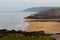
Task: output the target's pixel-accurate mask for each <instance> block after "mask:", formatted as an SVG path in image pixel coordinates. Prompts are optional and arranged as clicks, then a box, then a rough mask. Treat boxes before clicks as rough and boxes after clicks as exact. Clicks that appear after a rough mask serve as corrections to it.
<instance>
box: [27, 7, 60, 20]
mask: <svg viewBox="0 0 60 40" xmlns="http://www.w3.org/2000/svg"><path fill="white" fill-rule="evenodd" d="M26 18H28V19H60V8H51V9H48V10H42V11H40V12H38V13H36V14H33V15H30V16H28V17H26Z"/></svg>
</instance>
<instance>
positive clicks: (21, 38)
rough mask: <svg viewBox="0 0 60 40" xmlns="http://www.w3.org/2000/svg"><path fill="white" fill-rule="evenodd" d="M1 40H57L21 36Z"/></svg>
mask: <svg viewBox="0 0 60 40" xmlns="http://www.w3.org/2000/svg"><path fill="white" fill-rule="evenodd" d="M0 40H55V39H54V38H50V37H48V36H19V35H10V36H6V37H3V38H0Z"/></svg>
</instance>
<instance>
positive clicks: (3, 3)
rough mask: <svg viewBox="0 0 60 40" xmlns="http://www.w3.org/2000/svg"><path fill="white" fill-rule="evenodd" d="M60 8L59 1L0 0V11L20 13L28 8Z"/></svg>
mask: <svg viewBox="0 0 60 40" xmlns="http://www.w3.org/2000/svg"><path fill="white" fill-rule="evenodd" d="M44 6H46V7H50V6H51V7H60V0H0V11H20V10H22V9H26V8H30V7H44Z"/></svg>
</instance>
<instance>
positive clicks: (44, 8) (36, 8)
mask: <svg viewBox="0 0 60 40" xmlns="http://www.w3.org/2000/svg"><path fill="white" fill-rule="evenodd" d="M50 8H51V7H32V8H27V9H25V10H23V11H25V12H39V11H41V10H47V9H50Z"/></svg>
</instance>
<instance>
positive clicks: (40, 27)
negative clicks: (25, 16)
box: [27, 22, 60, 33]
mask: <svg viewBox="0 0 60 40" xmlns="http://www.w3.org/2000/svg"><path fill="white" fill-rule="evenodd" d="M27 30H28V31H29V32H31V31H45V32H47V33H60V22H29V26H28V29H27Z"/></svg>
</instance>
